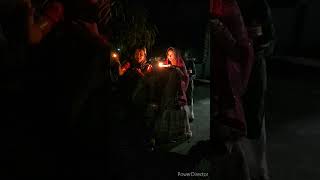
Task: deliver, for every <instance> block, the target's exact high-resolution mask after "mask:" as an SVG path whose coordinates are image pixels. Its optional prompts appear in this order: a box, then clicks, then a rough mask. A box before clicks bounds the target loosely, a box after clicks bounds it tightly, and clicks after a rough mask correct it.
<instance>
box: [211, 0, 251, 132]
mask: <svg viewBox="0 0 320 180" xmlns="http://www.w3.org/2000/svg"><path fill="white" fill-rule="evenodd" d="M220 2H221V3H222V4H221V6H222V9H223V11H222V12H223V14H221V15H220V17H219V19H220V20H221V22H222V23H223V24H224V26H225V28H227V29H228V30H229V31H230V32H231V34H232V36H233V38H234V39H235V40H236V46H235V47H234V48H235V49H234V52H237V55H236V56H234V55H233V54H226V53H224V52H226V51H223V50H222V48H223V47H219V46H217V45H214V46H213V49H212V51H213V52H212V54H213V57H212V58H213V59H212V61H213V81H214V84H215V85H214V92H215V95H216V96H217V99H218V101H217V103H219V108H217V109H216V111H218V113H219V114H222V119H221V121H223V122H221V123H224V124H226V125H229V126H232V127H234V128H237V129H239V130H241V131H245V119H244V118H245V117H244V114H243V110H242V109H243V107H242V102H241V96H242V94H243V92H244V90H245V89H246V87H247V83H248V80H249V77H250V73H251V67H252V64H253V60H254V57H253V48H252V46H251V42H250V40H249V38H248V34H247V30H246V27H245V24H244V22H243V19H242V16H241V13H240V9H239V7H238V5H237V3H236V1H235V0H224V1H220ZM217 38H218V37H217ZM227 52H230V51H227ZM226 112H227V113H226Z"/></svg>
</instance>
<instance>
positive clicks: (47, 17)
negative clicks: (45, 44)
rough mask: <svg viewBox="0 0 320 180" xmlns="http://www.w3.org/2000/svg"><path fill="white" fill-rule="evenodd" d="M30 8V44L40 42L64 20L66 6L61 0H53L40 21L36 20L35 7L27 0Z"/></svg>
mask: <svg viewBox="0 0 320 180" xmlns="http://www.w3.org/2000/svg"><path fill="white" fill-rule="evenodd" d="M25 3H26V6H27V8H28V18H27V23H28V41H29V43H30V44H38V43H40V41H41V40H42V39H43V38H44V37H45V36H46V35H47V34H48V33H49V32H50V31H51V30H52V28H53V27H54V26H55V25H56V24H57V23H58V22H60V21H61V20H62V18H63V15H64V7H63V5H62V4H61V3H59V2H52V3H50V4H49V5H48V7H47V8H46V10H45V11H44V15H43V16H42V17H40V20H39V21H38V22H35V20H34V9H33V8H32V4H31V1H30V0H26V1H25Z"/></svg>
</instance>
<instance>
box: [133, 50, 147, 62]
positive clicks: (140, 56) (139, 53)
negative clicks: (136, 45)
mask: <svg viewBox="0 0 320 180" xmlns="http://www.w3.org/2000/svg"><path fill="white" fill-rule="evenodd" d="M134 57H135V60H136V61H137V62H138V63H139V64H141V63H143V62H144V61H145V60H146V58H147V57H146V53H145V51H144V50H143V49H137V50H136V52H135V55H134Z"/></svg>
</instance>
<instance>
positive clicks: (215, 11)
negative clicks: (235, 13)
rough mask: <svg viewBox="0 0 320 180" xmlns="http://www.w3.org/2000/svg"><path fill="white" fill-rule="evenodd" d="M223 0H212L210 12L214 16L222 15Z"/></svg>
mask: <svg viewBox="0 0 320 180" xmlns="http://www.w3.org/2000/svg"><path fill="white" fill-rule="evenodd" d="M221 1H222V0H210V14H211V15H212V16H217V17H219V16H222V14H223V9H222V2H221Z"/></svg>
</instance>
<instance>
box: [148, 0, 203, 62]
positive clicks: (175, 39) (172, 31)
mask: <svg viewBox="0 0 320 180" xmlns="http://www.w3.org/2000/svg"><path fill="white" fill-rule="evenodd" d="M142 1H144V2H143V3H142V4H143V6H144V7H145V8H146V9H147V11H148V13H149V18H150V21H151V22H152V23H154V24H155V25H156V26H157V28H158V30H159V34H158V36H157V40H156V44H155V46H154V48H153V52H154V54H156V55H158V53H159V51H160V52H161V53H163V51H165V49H166V48H167V47H169V46H175V47H177V48H179V49H181V50H184V49H193V50H194V51H195V55H196V56H199V57H202V53H203V46H204V35H205V26H206V23H207V17H208V5H209V1H207V0H201V1H200V0H187V1H186V0H184V1H183V0H154V1H146V0H142Z"/></svg>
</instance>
